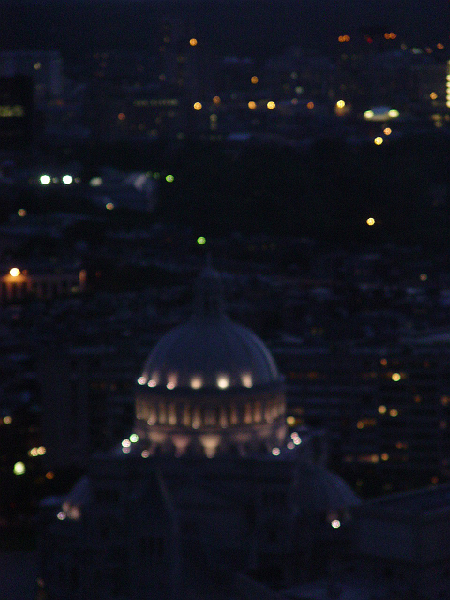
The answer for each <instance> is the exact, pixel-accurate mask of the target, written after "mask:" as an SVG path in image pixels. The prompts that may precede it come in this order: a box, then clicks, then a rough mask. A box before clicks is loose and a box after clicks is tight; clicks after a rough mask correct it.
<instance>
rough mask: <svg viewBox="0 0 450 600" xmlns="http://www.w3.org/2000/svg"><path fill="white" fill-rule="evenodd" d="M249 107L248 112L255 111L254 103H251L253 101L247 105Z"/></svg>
mask: <svg viewBox="0 0 450 600" xmlns="http://www.w3.org/2000/svg"><path fill="white" fill-rule="evenodd" d="M247 106H248V107H249V109H250V110H255V108H256V102H253V100H250V102H249V103H248V105H247Z"/></svg>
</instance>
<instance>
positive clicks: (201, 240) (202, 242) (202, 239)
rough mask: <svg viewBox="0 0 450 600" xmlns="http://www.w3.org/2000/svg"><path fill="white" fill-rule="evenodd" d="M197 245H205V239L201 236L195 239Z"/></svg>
mask: <svg viewBox="0 0 450 600" xmlns="http://www.w3.org/2000/svg"><path fill="white" fill-rule="evenodd" d="M197 244H198V245H199V246H204V245H205V244H206V238H204V237H203V236H202V235H201V236H200V237H199V238H197Z"/></svg>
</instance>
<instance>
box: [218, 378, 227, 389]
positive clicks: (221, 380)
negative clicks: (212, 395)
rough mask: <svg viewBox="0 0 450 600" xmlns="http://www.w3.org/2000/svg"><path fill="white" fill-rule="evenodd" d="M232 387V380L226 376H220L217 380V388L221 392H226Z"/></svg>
mask: <svg viewBox="0 0 450 600" xmlns="http://www.w3.org/2000/svg"><path fill="white" fill-rule="evenodd" d="M229 385H230V380H229V378H228V377H227V376H226V375H219V377H218V378H217V387H219V388H220V389H221V390H225V389H226V388H227V387H228V386H229Z"/></svg>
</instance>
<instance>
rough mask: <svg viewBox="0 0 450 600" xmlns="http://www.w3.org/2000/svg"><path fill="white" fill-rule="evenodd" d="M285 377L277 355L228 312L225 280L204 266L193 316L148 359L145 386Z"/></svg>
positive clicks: (223, 384) (235, 383) (219, 384)
mask: <svg viewBox="0 0 450 600" xmlns="http://www.w3.org/2000/svg"><path fill="white" fill-rule="evenodd" d="M279 380H280V375H279V373H278V370H277V367H276V365H275V362H274V360H273V357H272V355H271V353H270V351H269V350H268V348H267V347H266V346H265V344H264V343H263V342H262V341H261V340H260V339H259V337H258V336H257V335H255V334H254V333H253V332H252V331H250V330H249V329H247V328H246V327H243V326H242V325H238V324H237V323H234V322H233V321H232V320H231V319H230V318H229V317H228V316H227V315H226V314H225V312H224V309H223V300H222V293H221V288H220V280H219V278H218V275H217V273H216V272H215V271H213V270H212V269H210V268H207V269H205V270H204V271H203V272H202V274H201V275H200V278H199V279H198V281H197V286H196V295H195V301H194V313H193V315H192V317H191V318H190V319H189V320H188V321H187V322H186V323H183V324H182V325H180V326H178V327H175V328H174V329H172V330H171V331H169V332H168V333H167V334H166V335H164V336H163V337H162V338H161V340H160V341H159V342H158V343H157V344H156V346H155V348H154V349H153V351H152V352H151V354H150V355H149V357H148V359H147V361H146V362H145V365H144V369H143V371H142V375H141V377H140V378H139V381H138V382H139V384H140V385H148V386H149V387H157V386H165V387H167V388H168V389H174V388H180V387H181V388H183V387H187V388H192V389H197V390H199V389H202V388H218V389H222V390H225V389H228V388H237V387H244V388H252V387H254V386H259V385H267V384H273V383H277V382H279Z"/></svg>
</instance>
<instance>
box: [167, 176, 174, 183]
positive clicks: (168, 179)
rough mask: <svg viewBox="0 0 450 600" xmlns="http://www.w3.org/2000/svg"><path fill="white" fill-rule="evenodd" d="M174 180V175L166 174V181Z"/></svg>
mask: <svg viewBox="0 0 450 600" xmlns="http://www.w3.org/2000/svg"><path fill="white" fill-rule="evenodd" d="M174 180H175V177H174V176H173V175H166V181H167V182H168V183H172V181H174Z"/></svg>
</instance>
